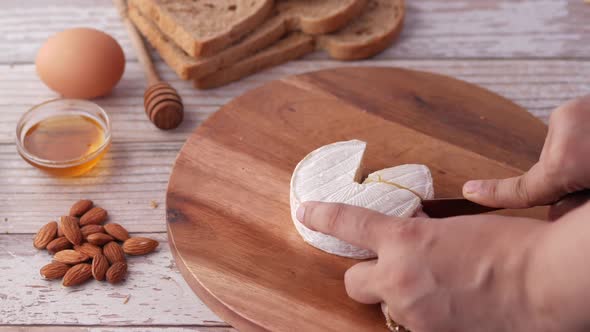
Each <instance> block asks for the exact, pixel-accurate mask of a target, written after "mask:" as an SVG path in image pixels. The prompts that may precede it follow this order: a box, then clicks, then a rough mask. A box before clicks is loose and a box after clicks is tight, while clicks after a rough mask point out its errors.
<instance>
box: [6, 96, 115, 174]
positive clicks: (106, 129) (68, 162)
mask: <svg viewBox="0 0 590 332" xmlns="http://www.w3.org/2000/svg"><path fill="white" fill-rule="evenodd" d="M64 119H66V120H64ZM70 119H75V120H76V121H87V123H85V124H86V125H88V124H89V123H91V124H92V125H94V126H95V127H96V128H94V129H95V130H96V131H97V132H100V133H101V135H100V138H98V140H99V141H97V142H96V144H92V145H87V146H88V149H87V151H85V152H84V153H81V154H80V155H78V156H76V157H68V158H66V159H64V158H55V159H52V158H51V156H48V155H44V156H40V155H39V153H35V152H34V151H31V150H32V149H31V145H29V147H27V139H28V138H30V137H29V135H31V133H33V132H34V130H35V128H41V127H39V126H41V125H40V124H41V123H42V121H45V122H43V123H44V124H47V123H57V125H58V126H61V127H59V128H64V126H66V125H73V124H74V122H71V123H70V124H68V123H67V121H70ZM59 121H62V122H59ZM36 126H37V127H36ZM46 127H47V125H45V127H44V128H46ZM52 128H55V127H52ZM88 128H89V127H88ZM52 134H54V133H49V134H47V135H45V136H44V137H43V139H38V140H37V142H39V143H40V144H51V143H52V141H51V140H54V143H55V144H56V145H55V146H52V148H53V150H47V151H43V152H44V153H45V154H47V153H50V152H48V151H55V152H58V153H57V154H61V153H60V152H61V151H60V150H59V149H56V148H57V147H58V146H57V144H58V143H57V142H58V140H60V141H59V142H61V143H64V142H68V140H70V141H71V143H72V144H75V143H77V142H78V141H77V140H76V138H77V136H76V135H78V134H82V135H83V134H84V133H83V132H82V131H80V132H76V131H75V130H74V131H73V132H71V133H65V132H64V133H63V135H52ZM66 134H69V136H66ZM64 136H65V137H64ZM97 137H98V136H97ZM66 145H67V144H66ZM110 145H111V122H110V120H109V116H108V115H107V113H106V112H105V111H104V110H103V109H102V108H101V107H100V106H98V105H97V104H95V103H93V102H90V101H87V100H79V99H53V100H48V101H46V102H44V103H41V104H39V105H35V106H33V107H32V108H31V109H29V110H28V111H27V112H25V114H23V116H22V117H21V118H20V120H19V121H18V124H17V127H16V147H17V150H18V153H19V154H20V155H21V157H22V158H23V159H24V160H25V161H26V162H28V163H29V164H31V165H33V166H35V167H37V168H38V169H40V170H42V171H44V172H46V173H49V174H51V175H56V176H78V175H81V174H84V173H86V172H88V171H89V170H91V169H92V168H93V167H94V166H96V164H97V163H98V162H99V161H100V160H101V159H102V157H103V156H104V154H105V153H106V152H107V150H108V149H109V147H110ZM63 148H64V150H65V149H67V148H68V147H67V146H64V147H63ZM41 149H42V148H41Z"/></svg>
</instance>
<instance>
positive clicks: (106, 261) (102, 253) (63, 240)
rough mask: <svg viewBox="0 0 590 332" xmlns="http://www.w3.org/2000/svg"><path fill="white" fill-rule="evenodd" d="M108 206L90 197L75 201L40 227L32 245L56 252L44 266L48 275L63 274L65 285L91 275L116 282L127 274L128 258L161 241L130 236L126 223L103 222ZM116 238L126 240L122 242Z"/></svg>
mask: <svg viewBox="0 0 590 332" xmlns="http://www.w3.org/2000/svg"><path fill="white" fill-rule="evenodd" d="M107 216H108V213H107V211H106V210H105V209H102V208H100V207H94V203H93V202H92V201H91V200H87V199H84V200H80V201H78V202H76V203H75V204H74V205H72V208H71V209H70V213H69V215H68V216H63V217H61V218H60V221H59V225H58V223H57V222H55V221H51V222H49V223H47V224H46V225H45V226H43V227H41V229H40V230H39V232H38V233H37V235H36V236H35V239H34V240H33V245H34V246H35V248H37V249H47V251H48V252H49V253H51V254H53V262H52V263H49V264H47V265H45V266H44V267H42V268H41V276H42V277H44V278H46V279H60V278H63V281H62V284H63V285H64V286H66V287H69V286H75V285H79V284H82V283H84V282H86V281H88V280H90V279H91V278H93V277H94V279H96V280H99V281H102V280H105V279H106V280H107V281H108V282H109V283H111V284H116V283H119V282H121V281H123V279H125V276H126V275H127V259H126V257H125V254H127V255H131V256H137V255H145V254H148V253H150V252H152V251H154V250H155V249H156V247H158V241H156V240H153V239H148V238H145V237H129V233H128V232H127V230H126V229H125V228H123V226H121V225H119V224H115V223H108V224H106V225H104V226H103V225H102V223H104V222H105V221H106V219H107ZM117 241H120V242H123V246H121V245H120V244H119V243H117Z"/></svg>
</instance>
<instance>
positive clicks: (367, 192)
mask: <svg viewBox="0 0 590 332" xmlns="http://www.w3.org/2000/svg"><path fill="white" fill-rule="evenodd" d="M365 148H366V143H365V142H362V141H359V140H351V141H345V142H336V143H333V144H329V145H325V146H323V147H320V148H319V149H317V150H314V151H312V152H311V153H310V154H308V155H307V156H306V157H305V158H303V160H301V162H299V164H298V165H297V167H295V170H294V172H293V176H292V178H291V192H290V195H291V197H290V201H291V202H290V203H291V218H292V219H293V222H294V224H295V228H296V229H297V231H298V232H299V234H301V236H302V237H303V239H304V240H305V241H306V242H307V243H309V244H311V245H312V246H314V247H316V248H318V249H321V250H324V251H326V252H328V253H331V254H335V255H339V256H345V257H350V258H356V259H366V258H373V257H376V255H375V253H374V252H372V251H370V250H366V249H361V248H358V247H355V246H353V245H351V244H349V243H346V242H344V241H341V240H339V239H337V238H334V237H332V236H329V235H326V234H322V233H320V232H316V231H312V230H310V229H309V228H307V227H305V226H304V225H303V224H302V223H300V222H299V221H298V220H297V217H296V216H295V213H296V211H297V208H298V207H299V205H300V204H301V203H302V202H306V201H320V202H337V203H345V204H350V205H355V206H360V207H365V208H369V209H372V210H375V211H377V212H380V213H384V214H386V215H389V216H397V217H411V216H413V215H414V214H415V213H416V211H418V210H419V209H420V207H421V199H431V198H433V197H434V190H433V185H432V176H431V175H430V170H429V169H428V167H426V166H424V165H414V164H408V165H401V166H396V167H391V168H386V169H383V170H380V171H377V172H374V173H371V174H370V175H369V176H368V177H367V180H365V181H364V183H363V184H360V183H358V182H356V181H355V179H357V174H358V173H359V172H360V169H361V164H362V160H363V155H364V152H365ZM394 184H396V185H400V186H403V187H405V188H408V189H411V191H410V190H407V189H403V188H400V187H398V186H396V185H394ZM417 195H419V196H420V197H418V196H417Z"/></svg>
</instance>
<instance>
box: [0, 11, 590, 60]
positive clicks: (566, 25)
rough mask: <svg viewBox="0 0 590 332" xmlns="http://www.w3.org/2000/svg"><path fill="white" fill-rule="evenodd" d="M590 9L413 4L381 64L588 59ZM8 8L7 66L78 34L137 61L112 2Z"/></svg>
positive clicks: (0, 22)
mask: <svg viewBox="0 0 590 332" xmlns="http://www.w3.org/2000/svg"><path fill="white" fill-rule="evenodd" d="M589 7H590V6H588V5H586V4H584V2H583V1H582V0H534V1H531V0H516V1H513V0H501V1H493V2H492V1H488V0H472V1H465V0H450V1H441V0H421V1H408V4H407V9H408V11H407V17H406V26H405V28H404V32H403V33H402V35H401V39H400V41H399V42H398V43H396V45H395V46H394V47H391V48H390V49H388V50H387V51H386V52H385V53H383V54H382V55H380V56H379V58H380V59H392V58H405V59H416V58H422V59H433V58H438V59H441V58H507V57H531V58H548V57H566V58H584V59H588V54H590V26H589V25H588V24H585V23H587V17H588V15H590V8H589ZM0 8H2V10H1V11H0V63H12V62H31V61H32V60H33V59H34V57H35V53H36V50H37V49H38V47H39V46H40V45H41V43H42V42H43V41H44V40H45V39H46V38H47V37H48V36H49V35H51V34H53V33H55V32H57V31H60V30H63V29H65V28H68V27H73V26H91V27H95V28H98V29H101V30H104V31H106V32H108V33H110V34H112V35H113V36H114V37H115V38H116V39H117V40H118V41H119V42H120V43H121V44H122V46H123V49H124V51H125V54H126V55H127V58H128V59H130V60H135V53H133V52H132V50H131V44H130V42H129V39H128V37H127V35H126V34H125V30H124V28H123V25H122V23H121V21H120V20H119V18H118V15H117V12H116V10H115V8H114V7H113V6H112V4H111V2H110V1H105V0H103V1H100V0H85V1H72V0H56V1H51V2H50V3H48V2H46V1H41V0H35V1H26V2H23V1H19V0H3V1H2V4H1V5H0ZM326 57H327V56H326V55H325V54H321V52H320V53H317V54H315V55H314V56H313V58H317V59H326Z"/></svg>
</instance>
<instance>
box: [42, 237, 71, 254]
mask: <svg viewBox="0 0 590 332" xmlns="http://www.w3.org/2000/svg"><path fill="white" fill-rule="evenodd" d="M71 247H72V244H71V243H70V241H68V239H66V238H65V237H58V238H55V239H54V240H53V241H51V242H49V244H48V245H47V251H49V252H50V253H52V254H55V253H56V252H58V251H62V250H65V249H70V248H71Z"/></svg>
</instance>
